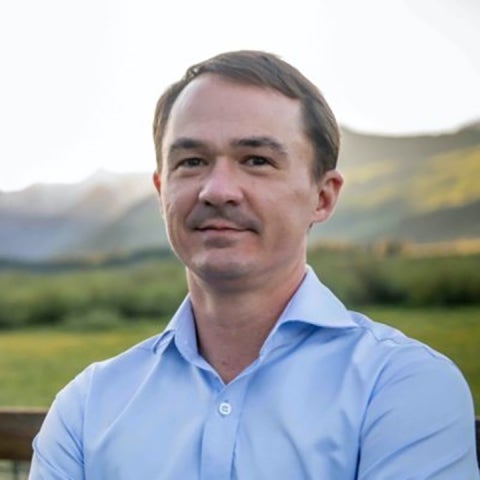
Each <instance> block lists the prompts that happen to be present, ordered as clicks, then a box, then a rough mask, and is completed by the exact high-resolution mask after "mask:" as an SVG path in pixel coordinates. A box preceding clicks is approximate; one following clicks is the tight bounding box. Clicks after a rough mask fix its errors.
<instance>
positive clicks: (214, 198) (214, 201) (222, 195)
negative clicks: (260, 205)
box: [198, 158, 243, 206]
mask: <svg viewBox="0 0 480 480" xmlns="http://www.w3.org/2000/svg"><path fill="white" fill-rule="evenodd" d="M239 174H240V172H238V171H237V169H236V168H235V164H234V162H232V160H229V159H227V158H222V159H218V160H216V161H215V163H214V164H213V165H212V167H211V169H210V171H209V172H208V173H207V175H206V176H205V177H204V180H203V184H202V187H201V189H200V193H199V195H198V198H199V200H200V201H201V202H203V203H205V204H208V205H214V206H220V205H224V204H231V205H236V204H238V203H240V202H241V200H242V198H243V190H242V187H241V185H240V178H239Z"/></svg>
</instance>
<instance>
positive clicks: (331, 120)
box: [153, 51, 340, 179]
mask: <svg viewBox="0 0 480 480" xmlns="http://www.w3.org/2000/svg"><path fill="white" fill-rule="evenodd" d="M205 74H215V75H218V76H220V77H224V78H225V79H228V80H230V81H232V82H236V83H239V84H244V85H250V86H257V87H260V88H267V89H272V90H275V91H278V92H280V93H282V94H283V95H285V96H287V97H289V98H292V99H296V100H299V101H300V103H301V106H302V115H303V127H304V132H305V135H306V137H307V138H308V139H309V140H310V142H311V143H312V147H313V150H314V163H313V174H314V177H315V178H317V179H318V178H320V177H321V176H322V175H323V174H324V173H325V172H326V171H327V170H331V169H333V168H335V166H336V163H337V157H338V150H339V143H340V135H339V129H338V126H337V123H336V120H335V117H334V115H333V113H332V111H331V109H330V107H329V106H328V104H327V102H326V101H325V99H324V97H323V95H322V94H321V93H320V91H319V90H318V89H317V87H316V86H315V85H314V84H313V83H311V82H310V81H309V80H308V79H307V78H306V77H304V76H303V75H302V74H301V73H300V72H299V71H298V70H297V69H295V68H294V67H292V66H291V65H290V64H288V63H286V62H284V61H283V60H281V59H280V58H278V57H276V56H275V55H272V54H269V53H265V52H260V51H238V52H227V53H222V54H220V55H217V56H215V57H213V58H210V59H208V60H206V61H204V62H201V63H198V64H196V65H193V66H192V67H190V68H189V69H188V70H187V72H186V73H185V75H184V77H183V78H182V79H181V80H180V81H178V82H177V83H174V84H173V85H172V86H171V87H170V88H168V89H167V90H166V91H165V93H164V94H163V95H162V96H161V97H160V99H159V100H158V103H157V108H156V110H155V117H154V123H153V134H154V141H155V150H156V156H157V165H158V169H159V170H160V169H161V166H162V162H163V159H162V143H163V138H164V134H165V128H166V125H167V122H168V119H169V116H170V112H171V110H172V107H173V104H174V103H175V101H176V99H177V97H178V96H179V95H180V93H181V92H182V91H183V90H184V88H185V87H186V86H187V85H188V84H190V82H192V81H193V80H194V79H196V78H198V77H199V76H201V75H205Z"/></svg>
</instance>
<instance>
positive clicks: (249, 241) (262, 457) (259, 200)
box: [30, 51, 479, 480]
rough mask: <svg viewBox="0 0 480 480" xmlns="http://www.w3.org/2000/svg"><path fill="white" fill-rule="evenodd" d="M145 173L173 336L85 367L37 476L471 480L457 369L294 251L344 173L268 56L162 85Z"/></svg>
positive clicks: (320, 109)
mask: <svg viewBox="0 0 480 480" xmlns="http://www.w3.org/2000/svg"><path fill="white" fill-rule="evenodd" d="M154 137H155V146H156V152H157V164H158V169H157V171H156V172H155V174H154V183H155V186H156V188H157V190H158V192H159V194H160V198H161V204H162V212H163V217H164V220H165V224H166V228H167V232H168V237H169V241H170V244H171V246H172V249H173V250H174V252H175V254H176V255H177V256H178V258H179V259H180V260H181V261H182V262H183V263H184V264H185V267H186V274H187V280H188V289H189V295H188V297H187V298H186V299H185V301H184V302H183V304H182V305H181V306H180V308H179V310H178V311H177V313H176V314H175V316H174V317H173V319H172V321H171V322H170V324H169V325H168V327H167V328H166V330H165V331H164V332H163V333H162V334H160V335H158V336H157V337H155V338H152V339H149V340H146V341H145V342H143V343H141V344H140V345H137V346H135V347H133V348H132V349H131V350H129V351H127V352H125V353H123V354H121V355H119V356H118V357H115V358H113V359H110V360H107V361H105V362H100V363H98V364H95V365H93V366H91V367H89V368H87V369H86V370H85V371H84V372H83V373H81V374H80V375H79V376H78V377H77V378H76V379H74V380H73V381H72V382H71V383H70V384H69V385H68V386H67V387H66V388H65V389H63V390H62V391H61V392H60V393H59V394H58V396H57V398H56V400H55V402H54V404H53V405H52V407H51V409H50V412H49V414H48V416H47V419H46V421H45V424H44V425H43V427H42V430H41V432H40V434H39V435H38V436H37V438H36V440H35V442H34V449H35V453H34V457H33V464H32V471H31V474H30V478H31V479H49V480H50V479H62V480H63V479H74V480H77V479H86V480H94V479H95V480H107V479H112V480H123V479H132V480H134V479H135V480H136V479H142V480H152V479H165V480H180V479H182V480H184V479H185V480H195V479H203V480H206V479H208V480H210V479H211V480H227V479H228V480H230V479H240V480H255V479H259V480H260V479H261V480H279V479H285V480H292V479H325V480H326V479H329V480H353V479H375V480H382V479H402V480H404V479H407V478H412V479H413V478H415V479H427V478H428V479H431V478H435V479H451V480H453V479H478V478H479V476H478V469H477V465H476V457H475V440H474V415H473V408H472V401H471V396H470V393H469V390H468V387H467V385H466V384H465V381H464V380H463V378H462V376H461V374H460V373H459V371H458V370H457V369H456V367H455V366H454V365H453V364H452V363H451V362H450V361H449V360H448V359H446V358H445V357H443V356H442V355H440V354H438V353H436V352H434V351H433V350H431V349H430V348H428V347H427V346H425V345H423V344H420V343H419V342H416V341H414V340H411V339H408V338H406V337H405V336H404V335H402V334H401V333H399V332H398V331H396V330H394V329H392V328H389V327H387V326H384V325H381V324H378V323H374V322H372V321H371V320H369V319H368V318H366V317H364V316H363V315H360V314H357V313H353V312H349V311H347V310H346V309H345V307H344V306H343V305H342V304H341V302H340V301H339V300H338V299H336V298H335V297H334V295H333V294H332V293H331V292H330V291H329V290H328V289H327V288H326V287H324V286H323V285H322V284H321V283H320V282H319V280H318V279H317V277H316V276H315V274H314V272H313V271H312V270H311V269H309V268H308V267H307V266H306V264H305V261H306V260H305V259H306V241H307V240H306V239H307V232H308V230H309V229H310V227H311V225H313V224H314V223H318V222H324V221H325V220H327V218H328V217H329V216H330V214H331V213H332V211H333V209H334V206H335V203H336V200H337V197H338V194H339V191H340V188H341V185H342V178H341V176H340V174H339V173H338V172H337V170H335V166H336V159H337V154H338V146H339V134H338V128H337V125H336V122H335V119H334V117H333V114H332V112H331V111H330V109H329V107H328V106H327V104H326V102H325V100H324V98H323V97H322V95H321V94H320V93H319V92H318V90H317V89H316V88H315V87H314V86H313V85H312V84H311V83H310V82H309V81H308V80H307V79H306V78H305V77H303V75H301V74H300V73H299V72H298V71H297V70H295V69H294V68H293V67H291V66H290V65H288V64H286V63H285V62H283V61H282V60H280V59H278V58H277V57H275V56H273V55H270V54H266V53H262V52H249V51H243V52H232V53H226V54H222V55H219V56H217V57H214V58H212V59H210V60H207V61H206V62H203V63H200V64H199V65H196V66H194V67H192V68H190V69H189V70H188V71H187V74H186V75H185V77H184V78H183V79H182V80H180V81H179V82H178V83H176V84H174V85H173V86H172V87H170V88H169V89H168V90H167V91H166V92H165V93H164V95H163V96H162V97H161V98H160V100H159V102H158V105H157V110H156V114H155V120H154Z"/></svg>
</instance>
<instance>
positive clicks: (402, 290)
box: [0, 242, 480, 412]
mask: <svg viewBox="0 0 480 480" xmlns="http://www.w3.org/2000/svg"><path fill="white" fill-rule="evenodd" d="M427 253H428V252H427ZM309 263H310V264H311V265H312V266H313V268H314V269H315V271H316V272H317V273H318V274H319V276H320V278H321V279H322V280H323V281H324V282H325V283H326V284H328V286H329V287H330V288H331V289H332V290H333V291H334V292H335V293H336V294H337V295H338V296H339V297H340V298H341V299H342V300H343V301H344V302H345V303H346V304H347V305H348V306H349V307H350V308H351V309H352V310H357V311H361V312H364V313H366V314H368V315H369V316H370V317H371V318H373V319H375V320H377V321H381V322H384V323H387V324H389V325H393V326H395V327H397V328H399V329H400V330H402V331H403V332H405V333H406V334H407V335H409V336H411V337H414V338H417V339H419V340H421V341H424V342H425V343H428V344H429V345H431V346H432V347H434V348H436V349H437V350H439V351H441V352H443V353H445V354H446V355H448V356H449V357H450V358H451V359H452V360H454V362H455V363H457V365H458V366H459V367H460V369H461V370H462V371H463V373H464V375H465V377H466V379H467V381H468V382H469V384H470V387H471V389H472V392H473V395H474V399H475V404H476V407H477V412H480V355H478V345H479V343H480V255H478V254H468V255H467V254H462V252H458V251H457V252H453V253H452V252H450V253H449V252H444V251H442V252H441V253H438V254H435V255H426V254H425V249H424V248H423V249H422V250H421V251H416V250H415V249H412V247H411V246H408V245H403V244H399V243H395V242H390V243H389V242H386V243H385V242H384V243H381V244H377V245H374V246H365V247H350V246H346V245H343V246H342V245H330V246H328V245H322V246H318V247H317V248H312V249H311V250H310V252H309ZM185 292H186V285H185V275H184V270H183V267H182V266H181V265H180V264H179V263H178V262H177V261H176V260H174V259H173V258H171V257H168V256H165V253H162V254H161V255H160V254H159V255H156V254H155V253H154V252H153V253H152V252H149V253H146V254H145V255H143V256H142V255H140V256H137V257H135V258H133V259H132V258H113V259H111V258H110V259H98V258H97V259H95V260H94V261H91V262H85V263H76V264H71V263H70V264H67V263H65V264H62V263H60V264H58V263H57V264H44V265H16V266H15V265H9V266H6V267H5V266H4V267H2V268H1V269H0V379H1V388H0V406H47V405H49V404H50V402H51V401H52V399H53V397H54V395H55V392H57V391H58V390H59V389H60V388H61V387H62V386H63V385H65V383H67V382H68V381H69V380H70V379H71V378H72V377H73V376H74V375H75V374H77V373H78V372H80V371H81V370H82V369H83V368H85V367H86V366H87V365H88V364H90V363H91V362H94V361H98V360H102V359H105V358H108V357H111V356H113V355H115V354H117V353H119V352H121V351H123V350H125V349H126V348H128V347H129V346H132V345H134V344H135V343H137V342H139V341H141V340H142V339H144V338H147V337H149V336H151V335H155V334H156V333H158V332H160V331H161V330H162V329H163V328H164V326H165V323H166V321H167V319H168V318H169V317H170V316H171V315H172V313H173V312H174V310H175V309H176V307H177V306H178V304H179V303H180V301H181V299H182V298H183V296H184V295H185Z"/></svg>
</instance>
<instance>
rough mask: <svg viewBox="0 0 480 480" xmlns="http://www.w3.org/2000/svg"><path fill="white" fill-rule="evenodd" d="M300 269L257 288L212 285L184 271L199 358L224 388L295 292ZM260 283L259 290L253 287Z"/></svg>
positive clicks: (252, 355) (253, 354)
mask: <svg viewBox="0 0 480 480" xmlns="http://www.w3.org/2000/svg"><path fill="white" fill-rule="evenodd" d="M304 274H305V266H304V265H301V267H300V268H298V267H297V268H295V269H293V271H291V272H289V273H288V274H285V276H282V277H280V278H279V277H278V276H274V277H275V278H276V279H277V280H278V281H277V282H274V281H271V279H270V281H267V282H263V283H262V282H258V283H257V287H256V288H246V287H245V282H243V286H242V288H233V287H232V286H231V285H230V286H228V285H227V286H226V285H225V284H223V285H222V286H219V284H218V282H215V284H213V285H212V284H211V283H209V282H208V281H206V280H202V279H200V278H199V277H197V276H195V275H194V274H193V273H192V272H191V271H187V278H188V284H189V290H190V298H191V302H192V307H193V312H194V315H195V324H196V329H197V340H198V345H199V351H200V353H201V355H202V356H203V357H204V358H205V359H206V360H207V361H208V362H209V363H210V365H212V367H213V368H214V369H215V370H216V371H217V373H218V374H219V375H220V377H221V378H222V380H223V381H224V382H225V383H228V382H230V381H231V380H232V379H234V378H235V377H236V376H237V375H238V374H239V373H240V372H241V371H242V370H244V369H245V368H246V367H247V366H248V365H250V364H251V363H252V362H253V361H254V360H255V359H256V358H257V357H258V355H259V352H260V349H261V347H262V345H263V343H264V342H265V340H266V338H267V336H268V334H269V333H270V331H271V330H272V328H273V327H274V325H275V323H276V321H277V319H278V317H279V316H280V314H281V313H282V311H283V310H284V308H285V306H286V305H287V303H288V301H289V300H290V298H291V297H292V295H293V294H294V292H295V290H296V289H297V288H298V286H299V284H300V282H301V281H302V279H303V276H304ZM259 284H261V288H259V287H258V285H259Z"/></svg>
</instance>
